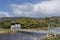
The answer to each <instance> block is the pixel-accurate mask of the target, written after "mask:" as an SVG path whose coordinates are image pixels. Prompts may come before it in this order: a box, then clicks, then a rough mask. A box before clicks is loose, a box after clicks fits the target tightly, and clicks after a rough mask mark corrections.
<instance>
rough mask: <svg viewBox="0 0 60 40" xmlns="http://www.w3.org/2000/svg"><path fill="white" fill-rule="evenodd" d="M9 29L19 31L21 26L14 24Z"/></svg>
mask: <svg viewBox="0 0 60 40" xmlns="http://www.w3.org/2000/svg"><path fill="white" fill-rule="evenodd" d="M10 29H11V30H17V29H21V24H17V23H15V24H13V25H11V28H10Z"/></svg>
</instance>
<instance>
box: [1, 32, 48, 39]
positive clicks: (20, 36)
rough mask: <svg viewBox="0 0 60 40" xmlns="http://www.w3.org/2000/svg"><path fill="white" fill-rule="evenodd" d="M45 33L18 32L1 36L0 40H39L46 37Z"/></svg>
mask: <svg viewBox="0 0 60 40" xmlns="http://www.w3.org/2000/svg"><path fill="white" fill-rule="evenodd" d="M46 35H47V34H45V33H32V32H18V33H9V34H1V35H0V40H40V39H41V38H44V37H46Z"/></svg>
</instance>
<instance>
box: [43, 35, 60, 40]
mask: <svg viewBox="0 0 60 40" xmlns="http://www.w3.org/2000/svg"><path fill="white" fill-rule="evenodd" d="M42 40H60V34H58V35H56V37H53V36H51V37H48V38H45V39H42Z"/></svg>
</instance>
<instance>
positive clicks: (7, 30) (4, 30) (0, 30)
mask: <svg viewBox="0 0 60 40" xmlns="http://www.w3.org/2000/svg"><path fill="white" fill-rule="evenodd" d="M10 32H11V30H9V29H0V34H2V33H10Z"/></svg>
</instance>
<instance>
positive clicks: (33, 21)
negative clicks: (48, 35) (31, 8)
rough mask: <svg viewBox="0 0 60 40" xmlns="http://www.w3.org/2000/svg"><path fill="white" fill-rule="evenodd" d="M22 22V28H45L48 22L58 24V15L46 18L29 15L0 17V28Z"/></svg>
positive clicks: (59, 22) (59, 20) (59, 23)
mask: <svg viewBox="0 0 60 40" xmlns="http://www.w3.org/2000/svg"><path fill="white" fill-rule="evenodd" d="M16 22H18V23H20V24H22V28H26V29H32V28H37V29H38V28H45V27H46V28H47V27H48V24H50V23H56V24H55V25H54V26H56V27H57V26H58V27H59V26H60V18H59V17H50V18H48V17H46V18H29V17H7V18H0V28H2V29H9V28H10V26H11V24H12V23H16Z"/></svg>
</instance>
